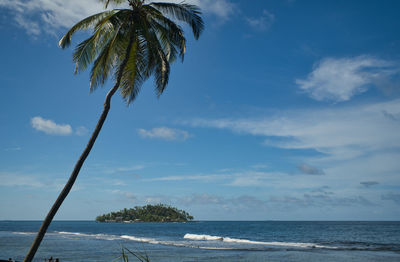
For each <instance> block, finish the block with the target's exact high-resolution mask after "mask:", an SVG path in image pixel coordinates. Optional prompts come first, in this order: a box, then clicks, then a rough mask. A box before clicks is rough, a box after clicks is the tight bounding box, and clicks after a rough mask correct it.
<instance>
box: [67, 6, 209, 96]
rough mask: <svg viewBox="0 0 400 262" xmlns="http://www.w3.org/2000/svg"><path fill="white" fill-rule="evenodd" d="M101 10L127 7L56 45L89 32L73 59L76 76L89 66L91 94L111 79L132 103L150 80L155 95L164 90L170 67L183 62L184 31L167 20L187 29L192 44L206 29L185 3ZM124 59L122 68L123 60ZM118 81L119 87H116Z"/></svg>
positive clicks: (87, 22)
mask: <svg viewBox="0 0 400 262" xmlns="http://www.w3.org/2000/svg"><path fill="white" fill-rule="evenodd" d="M102 2H104V3H105V7H106V8H107V6H108V5H109V4H110V3H111V4H114V5H118V4H122V3H126V2H128V4H129V6H130V8H129V9H114V10H110V11H105V12H101V13H98V14H95V15H92V16H90V17H87V18H85V19H83V20H82V21H80V22H78V23H77V24H76V25H74V26H73V27H72V28H71V29H70V30H69V31H68V32H67V33H66V34H65V35H64V37H63V38H62V39H61V40H60V42H59V45H60V47H61V48H66V47H68V46H69V45H70V43H71V37H72V36H73V35H74V33H76V32H77V31H79V30H85V29H89V28H93V34H92V35H91V36H90V37H89V38H88V39H86V40H85V41H83V42H81V43H80V44H79V45H78V46H77V47H76V49H75V51H74V53H73V60H74V62H75V64H76V66H75V73H79V72H81V71H83V70H85V69H86V68H87V67H88V66H89V65H90V64H92V63H93V67H92V70H91V74H90V90H91V91H93V90H95V89H96V88H97V87H98V86H101V85H103V84H104V83H105V82H106V80H107V78H108V77H109V76H110V75H113V77H114V79H115V80H116V81H117V82H120V83H119V86H118V88H119V89H120V91H121V95H122V96H123V98H124V99H125V100H126V101H127V102H128V103H130V102H132V101H133V100H134V99H135V98H136V96H137V94H138V92H139V90H140V87H141V85H142V84H143V82H144V81H145V80H147V79H148V78H149V77H150V76H151V75H153V76H154V79H155V86H156V92H157V95H158V96H160V95H161V94H162V92H163V91H164V89H165V87H166V86H167V84H168V79H169V73H170V63H171V62H174V61H175V60H176V59H177V58H178V57H179V58H180V59H181V60H182V61H183V58H184V55H185V51H186V39H185V36H184V33H183V30H182V28H181V27H180V26H179V25H178V24H176V23H175V22H174V21H173V20H171V19H176V20H178V21H182V22H184V23H187V24H188V25H189V26H190V27H191V29H192V31H193V35H194V37H195V39H198V38H199V36H200V34H201V32H202V31H203V28H204V23H203V20H202V18H201V16H200V15H201V12H200V9H199V8H198V7H197V6H195V5H190V4H186V3H181V4H174V3H156V2H149V3H146V1H144V0H128V1H126V0H102ZM125 58H126V59H127V61H126V62H125V63H123V62H124V59H125ZM118 80H119V81H118Z"/></svg>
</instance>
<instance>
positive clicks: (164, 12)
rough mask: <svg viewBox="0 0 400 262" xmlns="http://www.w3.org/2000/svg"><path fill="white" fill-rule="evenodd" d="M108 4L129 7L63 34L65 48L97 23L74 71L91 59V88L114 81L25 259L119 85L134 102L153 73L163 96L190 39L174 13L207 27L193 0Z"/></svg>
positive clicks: (118, 0) (84, 155)
mask: <svg viewBox="0 0 400 262" xmlns="http://www.w3.org/2000/svg"><path fill="white" fill-rule="evenodd" d="M100 1H101V2H104V3H105V8H107V6H108V5H109V4H110V3H112V4H115V5H119V4H122V3H126V2H127V3H128V4H129V9H113V10H110V11H105V12H102V13H99V14H95V15H93V16H90V17H87V18H85V19H83V20H82V21H80V22H78V23H77V24H76V25H74V26H73V27H72V28H71V29H70V30H69V31H68V32H67V33H66V34H65V35H64V37H63V38H62V39H61V40H60V42H59V45H60V47H61V48H66V47H68V46H69V45H70V44H71V37H72V35H73V34H74V33H76V32H77V31H80V30H86V29H89V28H93V34H92V35H91V36H90V37H89V38H88V39H86V40H85V41H83V42H82V43H80V44H79V45H78V46H77V47H76V49H75V50H74V53H73V60H74V62H75V64H76V67H75V73H79V72H81V71H83V70H85V69H86V68H87V67H88V66H89V65H90V64H91V63H92V62H93V67H92V70H91V74H90V90H91V91H94V90H95V89H96V88H97V87H98V86H101V85H104V83H105V82H106V80H107V79H108V77H109V76H110V75H112V76H113V78H114V80H115V82H114V86H113V88H111V90H110V91H109V92H108V93H107V95H106V99H105V102H104V109H103V112H102V114H101V116H100V119H99V120H98V122H97V125H96V128H95V130H94V131H93V133H92V136H91V137H90V139H89V142H88V144H87V146H86V148H85V149H84V151H83V153H82V155H81V156H80V158H79V159H78V161H77V163H76V165H75V167H74V169H73V171H72V174H71V176H70V178H69V180H68V182H67V183H66V185H65V187H64V189H63V190H62V191H61V193H60V195H59V196H58V198H57V200H56V201H55V203H54V204H53V206H52V208H51V209H50V211H49V213H48V214H47V216H46V218H45V220H44V221H43V223H42V226H41V227H40V229H39V232H38V234H37V235H36V238H35V240H34V242H33V243H32V246H31V248H30V250H29V251H28V253H27V255H26V257H25V259H24V261H25V262H30V261H32V259H33V257H34V256H35V254H36V251H37V249H38V248H39V245H40V243H41V241H42V239H43V237H44V235H45V233H46V231H47V228H48V227H49V225H50V223H51V221H52V220H53V218H54V216H55V214H56V213H57V211H58V209H59V207H60V206H61V204H62V202H63V201H64V199H65V198H66V197H67V195H68V193H69V192H70V191H71V188H72V186H73V184H74V182H75V180H76V178H77V176H78V174H79V171H80V169H81V167H82V165H83V163H84V161H85V160H86V158H87V156H88V155H89V153H90V150H91V149H92V147H93V145H94V142H95V141H96V138H97V136H98V135H99V132H100V130H101V128H102V126H103V124H104V121H105V119H106V117H107V114H108V111H109V110H110V102H111V97H112V96H113V95H114V94H115V92H116V91H117V90H118V89H119V90H120V92H121V95H122V97H123V98H124V99H125V101H126V102H127V104H130V103H131V102H133V101H134V100H135V98H136V96H137V95H138V93H139V90H140V87H141V85H142V84H143V83H144V82H145V81H146V80H147V79H148V78H149V77H150V76H154V80H155V85H156V92H157V96H158V97H159V96H160V95H161V94H162V93H163V91H164V89H165V88H166V86H167V84H168V79H169V73H170V63H172V62H174V61H175V60H176V59H177V58H178V57H179V58H181V60H182V61H183V58H184V54H185V51H186V39H185V36H184V33H183V30H182V28H181V27H180V26H179V25H177V24H176V23H175V22H174V21H172V20H171V19H176V20H179V21H182V22H184V23H187V24H188V25H189V26H190V27H191V29H192V31H193V34H194V37H195V39H198V38H199V36H200V34H201V32H202V31H203V28H204V23H203V20H202V18H201V16H200V15H201V12H200V9H199V8H198V7H197V6H195V5H190V4H185V3H181V4H174V3H155V2H150V3H145V0H100Z"/></svg>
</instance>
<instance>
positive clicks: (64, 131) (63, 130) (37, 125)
mask: <svg viewBox="0 0 400 262" xmlns="http://www.w3.org/2000/svg"><path fill="white" fill-rule="evenodd" d="M31 124H32V127H33V128H34V129H36V130H38V131H42V132H44V133H46V134H49V135H60V136H67V135H71V134H72V127H71V126H70V125H68V124H56V123H55V122H54V121H53V120H49V119H44V118H42V117H40V116H35V117H33V118H32V119H31Z"/></svg>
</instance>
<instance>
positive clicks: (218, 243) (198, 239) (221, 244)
mask: <svg viewBox="0 0 400 262" xmlns="http://www.w3.org/2000/svg"><path fill="white" fill-rule="evenodd" d="M10 233H13V234H19V235H34V234H36V233H35V232H10ZM48 234H49V235H53V236H60V237H63V238H72V239H96V240H120V241H135V242H141V243H148V244H153V245H165V246H174V247H186V248H196V249H206V250H242V251H265V250H269V251H278V250H299V249H330V250H358V251H395V252H399V251H400V245H399V244H382V243H366V242H351V241H350V242H349V241H335V242H325V243H299V242H277V241H271V242H263V241H253V240H248V239H240V238H231V237H223V236H213V235H202V234H190V233H187V234H185V235H184V236H183V238H182V239H178V240H164V239H156V238H148V237H140V236H133V235H113V234H89V233H79V232H65V231H60V232H57V231H55V232H50V233H48Z"/></svg>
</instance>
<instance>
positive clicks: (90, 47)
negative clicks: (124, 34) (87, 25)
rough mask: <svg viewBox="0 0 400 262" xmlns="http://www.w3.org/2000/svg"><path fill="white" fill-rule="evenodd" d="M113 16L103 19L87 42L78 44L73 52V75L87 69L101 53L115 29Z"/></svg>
mask: <svg viewBox="0 0 400 262" xmlns="http://www.w3.org/2000/svg"><path fill="white" fill-rule="evenodd" d="M114 16H115V14H112V15H110V16H107V17H105V18H104V19H103V20H100V21H98V23H97V24H96V25H95V32H94V34H93V35H92V36H91V37H90V38H88V39H87V40H85V41H83V42H82V43H80V44H79V45H78V46H77V48H76V49H75V51H74V54H73V61H74V62H75V74H76V73H79V72H81V71H83V70H85V69H86V68H87V66H88V65H89V64H91V63H92V62H93V60H94V59H95V58H96V56H97V54H98V53H99V52H101V50H102V49H103V48H104V45H105V44H106V43H107V42H108V41H109V39H110V38H111V37H112V36H113V35H114V31H115V28H116V26H117V25H116V24H115V20H112V19H111V18H113V17H114Z"/></svg>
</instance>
